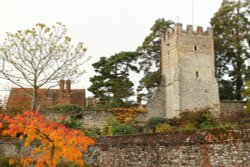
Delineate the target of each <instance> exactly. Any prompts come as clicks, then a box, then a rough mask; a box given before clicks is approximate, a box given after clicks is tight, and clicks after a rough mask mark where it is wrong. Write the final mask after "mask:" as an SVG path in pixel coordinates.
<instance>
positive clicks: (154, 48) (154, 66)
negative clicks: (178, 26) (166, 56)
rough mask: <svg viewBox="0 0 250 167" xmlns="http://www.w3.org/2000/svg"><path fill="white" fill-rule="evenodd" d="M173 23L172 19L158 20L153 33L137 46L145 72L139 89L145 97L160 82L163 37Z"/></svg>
mask: <svg viewBox="0 0 250 167" xmlns="http://www.w3.org/2000/svg"><path fill="white" fill-rule="evenodd" d="M172 25H173V22H172V21H171V20H165V19H163V18H161V19H158V20H156V21H155V23H154V25H153V26H152V28H151V33H150V34H149V35H148V36H147V37H146V38H145V39H144V41H143V44H142V46H140V47H138V48H137V52H138V54H139V64H140V69H141V70H142V71H143V72H144V77H143V78H142V79H141V80H140V85H139V87H138V89H137V91H138V92H139V93H140V94H141V95H142V96H143V97H144V99H148V98H149V97H150V96H151V95H152V93H153V92H154V91H155V89H156V88H157V86H158V84H159V83H160V57H161V38H162V36H163V34H164V33H165V32H166V31H167V30H168V29H170V28H171V26H172ZM145 90H146V91H147V92H146V93H145Z"/></svg>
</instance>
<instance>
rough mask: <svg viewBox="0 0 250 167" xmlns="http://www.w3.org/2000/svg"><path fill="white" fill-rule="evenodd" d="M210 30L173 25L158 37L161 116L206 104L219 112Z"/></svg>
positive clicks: (201, 106)
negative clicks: (160, 37)
mask: <svg viewBox="0 0 250 167" xmlns="http://www.w3.org/2000/svg"><path fill="white" fill-rule="evenodd" d="M213 46H214V45H213V31H212V29H211V28H208V29H207V30H206V31H203V29H202V27H197V30H196V31H194V30H193V27H192V26H190V25H188V26H187V28H186V30H183V28H182V24H177V25H176V26H175V27H174V29H173V30H172V31H169V32H166V34H165V36H164V37H163V39H162V57H161V74H162V78H163V84H162V85H161V88H160V89H162V92H164V94H165V97H164V103H163V105H164V106H162V107H163V110H164V111H163V112H165V113H163V115H165V116H166V117H167V118H172V117H174V116H178V115H179V114H180V112H182V111H186V110H195V109H201V108H206V107H209V108H211V109H212V112H213V113H214V115H218V114H219V93H218V83H217V81H216V78H215V70H214V69H215V65H214V48H213Z"/></svg>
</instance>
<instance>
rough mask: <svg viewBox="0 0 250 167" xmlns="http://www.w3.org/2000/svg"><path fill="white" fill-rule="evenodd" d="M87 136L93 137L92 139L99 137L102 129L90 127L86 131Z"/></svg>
mask: <svg viewBox="0 0 250 167" xmlns="http://www.w3.org/2000/svg"><path fill="white" fill-rule="evenodd" d="M85 134H86V136H88V137H90V138H92V139H98V138H99V137H100V135H101V133H100V129H98V128H95V129H89V130H87V131H86V133H85Z"/></svg>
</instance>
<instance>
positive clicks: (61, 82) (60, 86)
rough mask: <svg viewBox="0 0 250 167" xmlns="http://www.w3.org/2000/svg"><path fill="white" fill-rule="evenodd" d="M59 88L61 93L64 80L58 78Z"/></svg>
mask: <svg viewBox="0 0 250 167" xmlns="http://www.w3.org/2000/svg"><path fill="white" fill-rule="evenodd" d="M59 90H60V92H61V93H63V92H64V80H60V84H59Z"/></svg>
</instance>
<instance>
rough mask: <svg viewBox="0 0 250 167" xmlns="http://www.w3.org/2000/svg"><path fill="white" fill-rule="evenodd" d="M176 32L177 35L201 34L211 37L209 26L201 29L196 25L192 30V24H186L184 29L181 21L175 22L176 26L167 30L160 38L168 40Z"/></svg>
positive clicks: (211, 32) (211, 31)
mask: <svg viewBox="0 0 250 167" xmlns="http://www.w3.org/2000/svg"><path fill="white" fill-rule="evenodd" d="M176 34H178V35H201V36H205V37H207V36H210V37H211V38H213V30H212V28H210V27H207V29H206V31H204V30H203V27H202V26H197V28H196V31H194V27H193V26H192V25H187V26H186V29H183V25H182V24H181V23H177V24H176V26H175V27H174V28H173V29H171V30H169V31H167V32H166V33H165V34H164V36H163V38H162V40H163V41H167V40H170V39H171V38H172V37H173V36H175V35H176Z"/></svg>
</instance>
